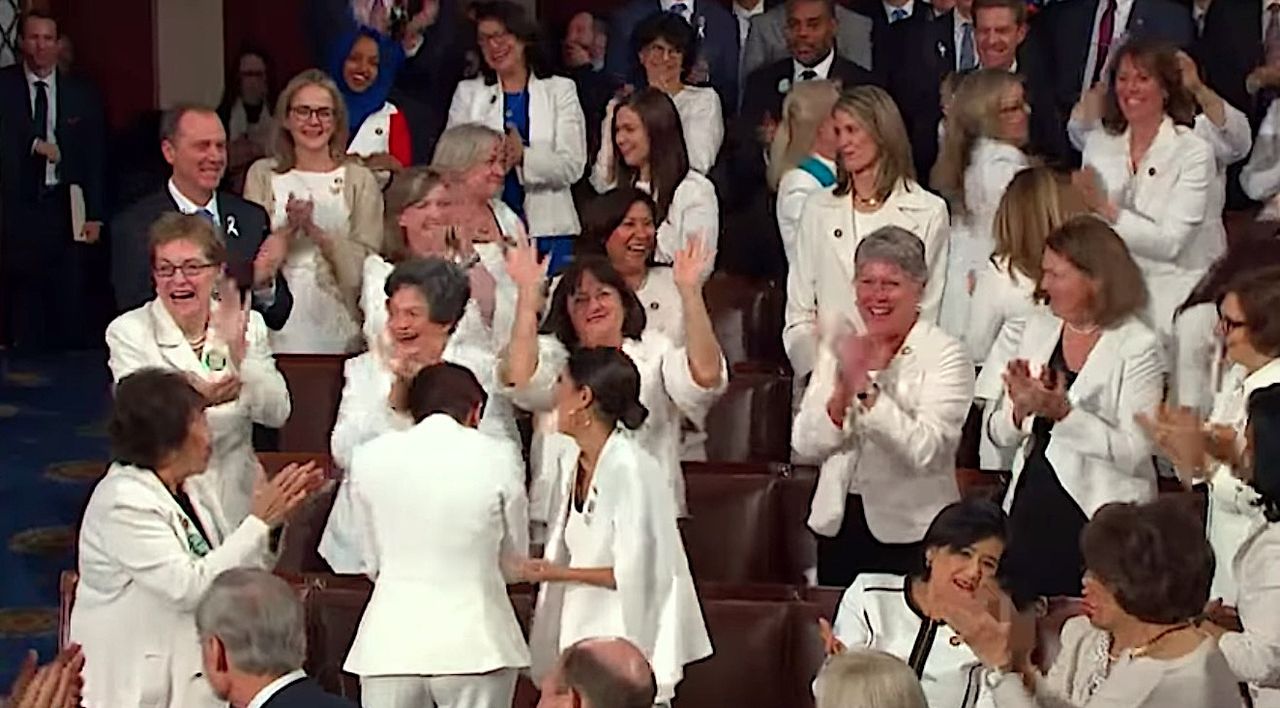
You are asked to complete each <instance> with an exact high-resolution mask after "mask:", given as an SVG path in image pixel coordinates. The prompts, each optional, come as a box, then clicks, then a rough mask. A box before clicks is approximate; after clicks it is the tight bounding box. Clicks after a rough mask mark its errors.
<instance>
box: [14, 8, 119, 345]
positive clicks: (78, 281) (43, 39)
mask: <svg viewBox="0 0 1280 708" xmlns="http://www.w3.org/2000/svg"><path fill="white" fill-rule="evenodd" d="M19 32H20V36H21V49H22V61H21V62H20V63H18V64H15V65H13V66H9V67H6V68H5V69H3V70H0V195H2V196H0V201H3V203H4V206H5V208H4V220H3V222H2V223H0V318H3V319H4V320H5V323H4V324H3V326H0V331H2V332H4V333H5V337H6V339H7V340H8V342H9V343H10V344H13V345H14V346H15V347H16V348H20V349H29V350H35V351H39V350H47V349H61V348H67V347H80V346H87V345H89V344H90V342H89V341H88V340H89V337H91V336H93V335H92V334H91V330H92V328H91V327H87V326H85V321H86V318H87V316H88V315H89V310H88V303H87V302H86V301H85V297H84V290H85V285H86V277H87V275H88V274H87V273H86V267H87V261H88V259H89V258H90V256H91V252H90V249H91V248H92V247H93V244H96V243H97V242H98V239H99V237H100V235H101V231H102V222H103V219H104V211H105V204H104V190H103V154H104V150H105V145H104V142H105V137H104V125H103V111H102V102H101V100H100V98H99V97H98V94H97V91H96V90H94V88H93V87H92V86H91V85H89V84H88V83H86V82H84V81H83V80H82V79H79V78H76V77H74V76H71V75H68V74H65V73H63V72H62V71H60V70H58V68H57V62H58V23H57V20H55V19H54V18H53V17H52V16H51V15H48V14H46V13H43V12H39V11H31V12H28V13H26V14H24V15H23V16H22V18H21V21H20V23H19ZM81 197H82V198H83V201H82V202H81ZM81 206H83V212H82V213H81V212H80V207H81ZM81 218H83V226H79V227H78V231H79V232H78V233H73V230H75V229H76V228H77V227H73V224H74V223H76V222H78V221H79V220H80V219H81ZM86 335H87V336H86Z"/></svg>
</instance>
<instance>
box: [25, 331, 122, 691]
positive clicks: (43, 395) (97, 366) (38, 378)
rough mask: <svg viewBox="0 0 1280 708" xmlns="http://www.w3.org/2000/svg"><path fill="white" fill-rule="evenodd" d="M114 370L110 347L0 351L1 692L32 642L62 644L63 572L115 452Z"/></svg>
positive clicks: (35, 645) (45, 653)
mask: <svg viewBox="0 0 1280 708" xmlns="http://www.w3.org/2000/svg"><path fill="white" fill-rule="evenodd" d="M110 386H111V377H110V373H109V372H108V371H107V367H106V354H105V353H104V352H101V351H90V352H76V353H71V354H59V355H52V356H49V357H42V358H39V359H18V358H15V357H12V356H8V355H6V354H5V353H4V352H0V544H3V545H0V694H3V693H5V692H7V691H8V690H9V686H10V684H11V683H12V681H13V677H14V674H15V673H16V672H17V669H18V664H19V663H20V662H21V661H22V658H23V656H24V655H25V653H26V650H27V649H29V648H31V649H36V650H38V651H39V652H40V657H41V660H42V661H43V660H46V659H47V658H49V657H51V656H52V655H53V653H54V651H55V649H56V645H57V627H58V576H59V574H60V573H61V572H62V571H63V570H68V569H72V568H74V564H75V557H74V545H75V524H76V521H77V519H78V517H79V515H80V512H81V510H82V509H83V508H84V505H85V502H86V501H87V499H88V495H89V492H90V491H91V489H92V487H93V483H94V481H95V480H96V479H97V478H98V477H99V476H101V474H102V473H103V472H104V471H105V463H106V460H107V459H108V453H107V448H108V445H107V438H106V416H107V413H108V411H109V409H110V401H111V389H110Z"/></svg>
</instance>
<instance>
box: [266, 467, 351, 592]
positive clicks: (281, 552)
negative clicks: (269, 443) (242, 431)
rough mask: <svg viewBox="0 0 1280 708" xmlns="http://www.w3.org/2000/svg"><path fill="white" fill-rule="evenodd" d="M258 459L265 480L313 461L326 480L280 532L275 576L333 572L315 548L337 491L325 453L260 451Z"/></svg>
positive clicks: (318, 543) (333, 473)
mask: <svg viewBox="0 0 1280 708" xmlns="http://www.w3.org/2000/svg"><path fill="white" fill-rule="evenodd" d="M258 460H259V461H261V462H262V467H263V469H265V470H266V473H267V477H268V478H270V477H274V476H275V475H276V474H278V473H279V472H280V470H282V469H284V468H285V467H286V466H287V465H290V464H295V463H297V464H302V463H306V462H316V463H317V464H319V465H320V467H321V469H323V470H324V471H325V476H327V477H329V478H330V480H331V481H330V482H329V486H328V487H326V488H324V489H322V490H320V491H319V492H316V493H315V494H314V495H312V496H311V498H310V499H308V500H306V501H305V502H303V504H302V507H301V508H299V509H298V510H297V511H296V512H294V514H293V516H292V517H290V518H289V520H288V521H286V522H285V524H284V527H283V528H282V529H281V532H280V540H279V547H278V548H277V554H278V555H277V559H276V566H275V570H276V572H279V573H330V572H332V571H333V569H332V568H330V567H329V564H328V563H326V562H325V560H324V558H322V557H321V556H320V553H319V551H318V550H317V548H318V547H319V545H320V536H321V535H323V534H324V527H325V524H327V523H328V522H329V511H330V510H332V509H333V500H334V498H335V497H336V496H337V491H338V482H337V480H336V479H333V478H334V476H335V474H336V470H335V469H334V468H333V460H332V459H331V458H330V457H329V455H328V454H308V453H300V452H260V453H258Z"/></svg>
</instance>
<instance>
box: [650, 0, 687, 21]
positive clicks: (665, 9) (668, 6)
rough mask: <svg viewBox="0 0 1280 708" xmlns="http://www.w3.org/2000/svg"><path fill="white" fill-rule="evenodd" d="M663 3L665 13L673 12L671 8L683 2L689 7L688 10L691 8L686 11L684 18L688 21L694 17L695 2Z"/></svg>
mask: <svg viewBox="0 0 1280 708" xmlns="http://www.w3.org/2000/svg"><path fill="white" fill-rule="evenodd" d="M661 2H662V11H663V12H671V8H672V7H674V6H675V4H676V3H678V2H682V3H684V4H685V5H686V6H688V8H689V9H688V10H686V11H685V13H684V18H685V19H686V20H687V19H689V18H690V17H692V16H693V2H694V0H661ZM650 7H652V6H650Z"/></svg>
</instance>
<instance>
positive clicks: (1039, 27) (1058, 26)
mask: <svg viewBox="0 0 1280 708" xmlns="http://www.w3.org/2000/svg"><path fill="white" fill-rule="evenodd" d="M1098 2H1099V0H1062V1H1061V2H1054V3H1050V4H1048V5H1046V6H1045V8H1044V10H1042V11H1041V12H1040V13H1038V14H1037V15H1036V16H1035V18H1034V20H1033V21H1032V23H1031V29H1032V35H1033V37H1034V39H1035V44H1034V46H1035V47H1037V48H1038V49H1039V50H1040V52H1041V61H1042V66H1044V67H1045V69H1046V72H1045V78H1046V79H1047V80H1048V81H1050V82H1051V83H1052V85H1053V90H1054V101H1055V103H1056V104H1057V107H1058V110H1059V111H1061V112H1062V115H1067V116H1069V115H1071V109H1072V108H1073V107H1074V106H1075V104H1076V102H1077V101H1078V100H1080V87H1081V85H1083V83H1084V72H1085V68H1086V67H1085V64H1086V63H1087V62H1088V61H1089V44H1090V40H1091V39H1092V38H1093V22H1094V19H1095V18H1096V17H1097V12H1098ZM1259 12H1261V10H1259ZM1259 21H1261V14H1259ZM1127 29H1128V32H1129V35H1130V37H1131V38H1134V37H1155V38H1159V39H1163V40H1166V41H1169V42H1173V43H1174V44H1176V45H1178V46H1180V47H1184V48H1187V49H1190V48H1191V46H1192V44H1193V43H1194V42H1195V38H1196V25H1195V22H1194V21H1193V20H1192V19H1191V8H1190V6H1189V4H1188V5H1182V4H1180V3H1178V2H1175V0H1134V4H1133V11H1132V12H1131V13H1130V14H1129V25H1128V28H1127Z"/></svg>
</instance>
